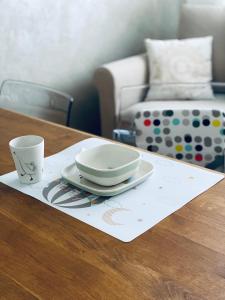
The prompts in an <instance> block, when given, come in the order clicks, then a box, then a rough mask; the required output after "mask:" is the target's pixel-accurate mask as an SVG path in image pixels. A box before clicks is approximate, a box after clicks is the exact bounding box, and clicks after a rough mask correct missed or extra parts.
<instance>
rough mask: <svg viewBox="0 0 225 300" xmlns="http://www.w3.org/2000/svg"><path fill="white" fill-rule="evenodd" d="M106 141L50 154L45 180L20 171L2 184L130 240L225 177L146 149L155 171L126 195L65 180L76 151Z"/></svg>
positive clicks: (92, 141) (1, 179)
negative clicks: (30, 179)
mask: <svg viewBox="0 0 225 300" xmlns="http://www.w3.org/2000/svg"><path fill="white" fill-rule="evenodd" d="M105 143H107V142H106V141H104V140H101V139H98V138H90V139H87V140H84V141H82V142H80V143H77V144H75V145H73V146H71V147H69V148H67V149H65V150H63V151H61V152H59V153H57V154H55V155H52V156H50V157H48V158H46V159H45V174H44V178H43V180H42V181H41V182H39V183H36V184H33V185H23V184H20V183H19V181H18V177H17V174H16V172H11V173H8V174H5V175H3V176H1V177H0V182H3V183H4V184H6V185H8V186H10V187H13V188H14V189H16V190H18V191H21V192H22V193H24V194H28V195H30V196H32V197H34V198H36V199H38V200H40V201H42V202H44V203H45V204H47V205H50V206H53V207H55V208H56V209H59V210H60V211H62V212H64V213H66V214H68V215H70V216H72V217H74V218H77V219H79V220H81V221H83V222H85V223H87V224H89V225H91V226H93V227H95V228H97V229H99V230H102V231H103V232H105V233H108V234H109V235H111V236H113V237H115V238H117V239H119V240H121V241H123V242H130V241H132V240H133V239H135V238H136V237H138V236H139V235H141V234H142V233H144V232H145V231H146V230H148V229H150V228H151V227H152V226H154V225H155V224H157V223H158V222H160V221H161V220H163V219H164V218H166V217H167V216H169V215H170V214H172V213H173V212H175V211H176V210H178V209H179V208H181V207H182V206H183V205H185V204H186V203H188V202H189V201H191V200H192V199H193V198H195V197H196V196H198V195H199V194H201V193H202V192H204V191H206V190H207V189H209V188H210V187H211V186H213V185H214V184H216V183H217V182H218V181H220V180H222V179H223V178H224V175H223V174H218V173H214V172H211V171H208V170H206V169H200V168H198V167H195V166H191V165H186V164H182V163H179V162H176V161H173V160H170V159H168V158H164V157H159V156H156V155H154V154H152V153H145V152H142V151H141V153H142V159H144V160H147V161H149V162H151V163H152V164H153V165H154V172H153V175H152V176H151V177H149V178H148V179H147V180H146V181H145V182H144V183H142V184H140V185H138V186H137V187H135V188H133V189H131V190H129V191H127V192H125V193H123V194H120V195H117V196H114V197H108V198H104V197H99V196H95V195H91V194H89V193H86V192H82V191H80V190H79V189H77V188H75V187H73V186H71V185H68V184H66V183H65V182H63V180H62V179H61V170H62V169H63V168H65V167H66V166H67V165H70V164H71V163H73V162H74V158H75V155H76V153H79V152H80V151H81V149H82V148H91V147H94V146H97V145H100V144H105Z"/></svg>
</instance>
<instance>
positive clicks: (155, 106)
mask: <svg viewBox="0 0 225 300" xmlns="http://www.w3.org/2000/svg"><path fill="white" fill-rule="evenodd" d="M145 109H146V110H152V111H154V112H157V111H160V110H170V109H171V110H206V109H211V110H220V111H222V112H225V94H215V99H213V100H191V101H166V102H165V101H149V102H139V103H137V104H134V105H132V106H130V107H129V108H127V109H125V110H123V111H121V113H120V124H118V126H119V127H120V128H124V129H131V128H132V126H133V122H134V118H135V116H136V113H137V112H139V111H143V110H145Z"/></svg>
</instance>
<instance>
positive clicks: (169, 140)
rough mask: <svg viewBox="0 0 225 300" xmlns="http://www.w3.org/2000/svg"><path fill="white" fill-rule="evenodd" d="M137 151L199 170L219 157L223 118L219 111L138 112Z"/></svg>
mask: <svg viewBox="0 0 225 300" xmlns="http://www.w3.org/2000/svg"><path fill="white" fill-rule="evenodd" d="M134 123H135V127H136V129H137V130H138V132H139V134H138V136H136V144H137V146H138V147H141V148H145V149H147V150H149V151H152V152H158V153H161V154H164V155H168V156H170V157H174V158H176V159H179V160H185V161H188V162H191V163H195V164H198V165H201V166H206V165H207V164H209V163H210V162H213V161H214V160H215V158H218V157H219V156H223V153H224V142H225V115H224V114H223V113H221V112H220V111H219V110H204V111H202V110H197V109H195V110H187V109H186V110H159V111H151V110H145V111H140V112H138V113H137V114H136V117H135V121H134Z"/></svg>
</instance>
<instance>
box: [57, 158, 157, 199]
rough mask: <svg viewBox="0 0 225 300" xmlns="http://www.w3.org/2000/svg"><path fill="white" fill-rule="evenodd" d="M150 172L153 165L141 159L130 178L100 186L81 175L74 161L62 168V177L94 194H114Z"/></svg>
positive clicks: (130, 186)
mask: <svg viewBox="0 0 225 300" xmlns="http://www.w3.org/2000/svg"><path fill="white" fill-rule="evenodd" d="M152 172H153V165H152V164H151V163H149V162H147V161H145V160H141V162H140V165H139V168H138V170H137V171H136V173H135V174H134V175H133V176H132V177H131V178H129V179H127V180H126V181H124V182H122V183H119V184H117V185H114V186H101V185H98V184H96V183H93V182H91V181H89V180H87V179H85V178H84V177H82V176H81V175H80V173H79V171H78V169H77V167H76V165H75V163H74V164H72V165H70V166H68V167H66V168H65V169H64V170H62V177H63V178H64V179H65V180H66V181H68V182H69V183H71V184H72V185H74V186H76V187H78V188H80V189H82V190H84V191H87V192H89V193H92V194H94V195H99V196H115V195H118V194H120V193H123V192H125V191H127V190H129V189H130V188H132V187H135V186H136V185H138V184H139V183H141V182H143V181H144V180H145V179H146V178H147V177H149V176H150V175H151V174H152Z"/></svg>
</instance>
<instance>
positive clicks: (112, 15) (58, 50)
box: [0, 0, 181, 133]
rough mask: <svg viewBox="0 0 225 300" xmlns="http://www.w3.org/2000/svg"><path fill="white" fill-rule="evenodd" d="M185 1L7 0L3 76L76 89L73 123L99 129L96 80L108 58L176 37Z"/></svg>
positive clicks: (0, 44)
mask: <svg viewBox="0 0 225 300" xmlns="http://www.w3.org/2000/svg"><path fill="white" fill-rule="evenodd" d="M180 2H181V1H180V0H1V1H0V70H1V71H0V81H2V80H3V79H6V78H12V79H20V80H28V81H34V82H38V83H43V84H46V85H49V86H52V87H55V88H58V89H62V90H63V91H66V92H69V93H71V94H73V96H74V97H75V99H76V103H75V105H74V111H73V125H74V126H75V127H78V128H80V129H83V130H87V131H92V132H95V133H97V132H98V131H99V109H98V99H97V95H96V92H95V90H94V89H93V87H92V85H91V84H90V82H91V79H92V76H93V72H94V69H95V68H96V67H97V66H99V65H101V64H102V63H105V62H109V61H112V60H115V59H118V58H122V57H126V56H129V55H132V54H136V53H139V52H142V51H144V48H143V40H144V38H146V37H152V38H160V37H162V38H165V37H174V36H175V32H176V26H177V20H178V9H179V5H178V4H179V3H180Z"/></svg>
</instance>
